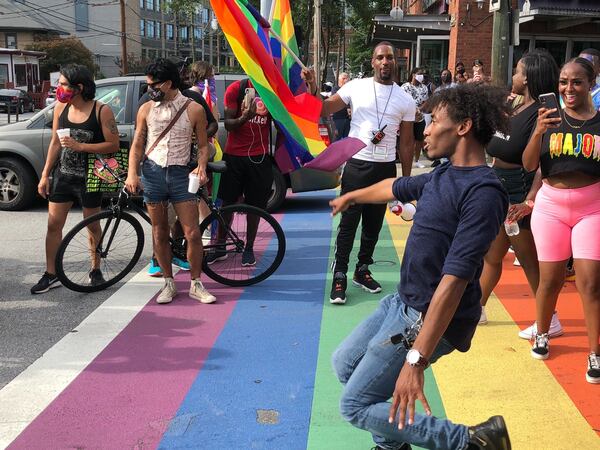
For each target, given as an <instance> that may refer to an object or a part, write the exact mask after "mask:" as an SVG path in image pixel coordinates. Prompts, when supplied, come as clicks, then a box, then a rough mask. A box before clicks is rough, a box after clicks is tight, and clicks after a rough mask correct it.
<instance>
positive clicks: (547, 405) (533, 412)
mask: <svg viewBox="0 0 600 450" xmlns="http://www.w3.org/2000/svg"><path fill="white" fill-rule="evenodd" d="M386 217H387V221H388V223H389V225H390V232H391V234H392V239H393V240H394V245H395V246H396V249H397V251H398V254H399V255H400V254H401V253H402V252H403V251H404V245H405V242H406V238H407V236H408V232H409V231H410V225H409V224H407V223H406V222H404V221H402V220H401V219H400V218H399V217H397V216H395V215H393V214H391V213H389V212H388V214H387V216H386ZM486 311H487V313H488V316H489V317H493V318H494V321H493V322H490V323H489V324H488V325H486V326H482V327H478V329H477V332H476V334H475V338H474V339H473V343H472V347H471V349H470V350H469V351H468V352H467V353H460V352H454V353H452V354H451V355H449V356H447V357H445V358H441V359H440V360H439V361H438V362H436V363H435V364H434V365H433V374H434V376H435V380H436V383H437V386H438V389H439V391H440V393H441V397H442V401H443V404H444V408H445V410H446V414H447V417H448V418H449V419H450V420H452V421H453V422H455V423H464V424H467V425H473V424H477V423H480V422H482V421H484V420H486V419H487V418H488V417H490V416H492V415H496V414H500V415H502V416H504V419H505V420H506V423H507V427H508V430H509V434H510V438H511V442H512V447H513V449H516V450H520V449H536V450H537V449H544V450H567V449H582V450H583V449H586V450H588V449H598V448H600V446H599V441H598V436H597V435H596V433H595V432H594V431H593V430H592V428H591V427H590V425H589V423H588V422H587V421H586V420H585V418H584V417H583V416H582V415H581V413H580V412H579V410H578V409H577V407H576V406H575V404H574V403H573V402H572V401H571V399H570V398H569V396H568V395H567V393H566V392H565V391H564V390H563V388H562V387H561V385H560V384H559V383H558V382H557V381H556V379H555V378H554V376H553V375H552V373H551V372H550V370H549V369H548V367H547V366H546V365H545V364H544V363H542V362H541V361H537V360H534V359H533V358H532V357H531V356H530V353H529V350H530V348H531V347H530V344H529V342H528V341H525V340H523V339H520V338H518V337H517V333H518V332H519V327H518V326H517V325H516V324H515V323H514V321H513V320H512V318H511V316H510V315H509V314H508V312H507V311H506V309H505V308H504V306H503V305H502V304H501V303H500V301H498V299H497V298H496V297H495V296H494V295H492V297H491V298H490V300H489V302H488V305H487V307H486ZM595 392H596V389H595V386H592V385H590V395H594V393H595Z"/></svg>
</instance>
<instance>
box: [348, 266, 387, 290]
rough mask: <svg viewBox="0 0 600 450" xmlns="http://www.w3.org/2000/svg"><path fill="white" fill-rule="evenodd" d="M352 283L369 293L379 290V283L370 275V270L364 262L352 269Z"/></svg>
mask: <svg viewBox="0 0 600 450" xmlns="http://www.w3.org/2000/svg"><path fill="white" fill-rule="evenodd" d="M352 284H353V285H354V286H357V287H359V288H362V289H364V290H365V291H367V292H370V293H371V294H376V293H378V292H381V284H379V283H378V282H377V281H376V280H375V278H373V276H372V275H371V271H370V270H369V267H368V266H367V265H366V264H363V265H361V266H360V267H357V268H356V270H355V271H354V277H353V278H352Z"/></svg>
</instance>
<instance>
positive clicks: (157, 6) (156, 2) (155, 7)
mask: <svg viewBox="0 0 600 450" xmlns="http://www.w3.org/2000/svg"><path fill="white" fill-rule="evenodd" d="M154 9H155V10H156V11H160V0H155V2H154Z"/></svg>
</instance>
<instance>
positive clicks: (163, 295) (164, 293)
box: [156, 278, 177, 305]
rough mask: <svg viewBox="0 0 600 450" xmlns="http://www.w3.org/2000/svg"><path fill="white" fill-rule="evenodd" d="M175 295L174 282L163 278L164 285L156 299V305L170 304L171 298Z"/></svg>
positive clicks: (171, 279) (175, 287)
mask: <svg viewBox="0 0 600 450" xmlns="http://www.w3.org/2000/svg"><path fill="white" fill-rule="evenodd" d="M176 295H177V286H175V280H173V278H165V285H164V286H163V288H162V290H161V291H160V294H158V297H156V303H160V304H161V305H162V304H165V303H171V302H172V301H173V297H175V296H176Z"/></svg>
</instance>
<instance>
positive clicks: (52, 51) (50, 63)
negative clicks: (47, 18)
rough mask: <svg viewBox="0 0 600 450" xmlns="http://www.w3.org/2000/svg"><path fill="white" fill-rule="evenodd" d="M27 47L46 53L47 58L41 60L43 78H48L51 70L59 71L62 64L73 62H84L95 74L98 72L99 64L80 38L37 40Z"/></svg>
mask: <svg viewBox="0 0 600 450" xmlns="http://www.w3.org/2000/svg"><path fill="white" fill-rule="evenodd" d="M26 49H27V50H34V51H38V52H45V53H46V58H44V59H42V60H40V76H41V78H42V80H48V79H49V78H50V72H57V71H58V70H60V67H61V66H65V65H67V64H71V63H77V64H83V65H84V66H86V67H87V68H88V69H90V71H91V72H92V73H93V74H96V73H97V72H98V66H97V65H96V64H95V63H94V55H93V54H92V52H90V51H89V50H88V49H87V47H86V46H85V45H83V44H82V42H81V41H80V40H79V39H77V38H74V37H70V38H65V39H61V38H54V39H49V40H47V41H37V42H34V43H33V44H30V45H28V46H27V47H26Z"/></svg>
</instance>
